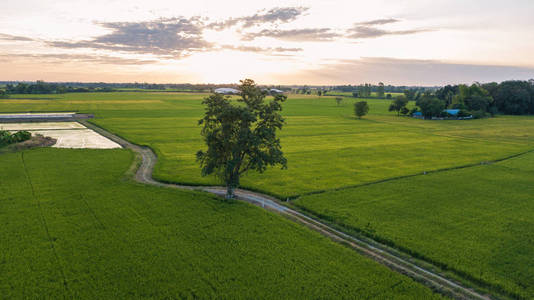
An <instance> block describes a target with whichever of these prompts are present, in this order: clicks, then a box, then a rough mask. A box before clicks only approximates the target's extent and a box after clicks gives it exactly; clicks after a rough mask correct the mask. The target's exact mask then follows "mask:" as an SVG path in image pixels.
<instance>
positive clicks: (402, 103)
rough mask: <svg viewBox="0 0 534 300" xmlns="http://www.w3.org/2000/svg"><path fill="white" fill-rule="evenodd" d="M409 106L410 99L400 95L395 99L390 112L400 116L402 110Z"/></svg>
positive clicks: (390, 106)
mask: <svg viewBox="0 0 534 300" xmlns="http://www.w3.org/2000/svg"><path fill="white" fill-rule="evenodd" d="M407 104H408V98H406V96H404V95H399V96H397V97H395V100H393V101H392V102H391V104H390V105H389V111H396V112H397V116H398V115H399V114H400V112H401V110H403V108H406V105H407Z"/></svg>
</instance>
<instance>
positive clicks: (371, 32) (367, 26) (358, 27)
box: [346, 18, 431, 39]
mask: <svg viewBox="0 0 534 300" xmlns="http://www.w3.org/2000/svg"><path fill="white" fill-rule="evenodd" d="M398 22H400V20H398V19H393V18H389V19H376V20H371V21H365V22H359V23H355V24H354V27H353V28H350V29H348V30H347V36H346V37H348V38H352V39H369V38H378V37H382V36H387V35H408V34H416V33H421V32H428V31H431V30H429V29H409V30H384V29H380V28H377V26H379V25H386V24H392V23H398Z"/></svg>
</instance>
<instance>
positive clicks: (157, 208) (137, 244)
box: [0, 148, 440, 299]
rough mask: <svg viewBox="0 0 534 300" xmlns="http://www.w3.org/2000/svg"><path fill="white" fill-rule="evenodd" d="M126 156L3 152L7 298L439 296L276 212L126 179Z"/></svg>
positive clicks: (0, 213) (2, 260)
mask: <svg viewBox="0 0 534 300" xmlns="http://www.w3.org/2000/svg"><path fill="white" fill-rule="evenodd" d="M132 159H133V154H132V153H131V152H130V151H127V150H122V149H121V150H72V149H52V148H48V149H34V150H29V151H24V152H17V153H8V154H1V155H0V165H1V166H2V172H0V183H1V184H0V224H1V226H0V240H1V241H2V242H1V243H0V295H2V298H5V299H36V298H37V299H143V298H150V299H193V298H200V299H211V298H226V299H283V298H287V299H298V298H300V299H309V298H314V297H317V295H321V296H322V297H324V298H345V299H346V298H354V297H359V298H362V299H371V298H373V299H374V298H376V299H384V298H389V299H391V298H396V299H414V298H418V299H434V298H435V299H439V298H440V297H439V296H436V295H435V294H433V293H432V291H431V290H430V289H428V288H426V287H425V286H423V285H420V284H418V283H416V282H414V281H412V280H411V279H409V278H408V277H405V276H403V275H400V274H398V273H395V272H393V271H391V270H389V269H387V268H386V267H384V266H382V265H379V264H378V263H376V262H374V261H372V260H370V259H368V258H365V257H363V256H361V255H359V254H358V253H356V252H354V251H353V250H351V249H349V248H346V247H343V246H341V245H339V244H336V243H334V242H332V241H331V240H329V239H328V238H326V237H323V236H322V235H320V234H319V233H316V232H313V231H311V230H309V229H307V228H306V227H304V226H301V225H299V224H296V223H293V222H292V221H289V220H287V219H286V218H284V217H282V216H279V215H277V214H273V213H269V212H266V211H264V210H262V209H261V208H258V207H255V206H252V205H249V204H246V203H243V202H231V203H224V202H221V201H220V200H219V199H217V198H215V197H212V196H208V195H207V194H205V193H198V192H190V191H187V192H186V191H180V190H175V189H169V188H159V187H152V186H146V185H141V184H138V183H135V182H133V181H132V180H129V179H127V178H125V177H124V173H125V172H126V171H127V170H128V168H129V167H130V165H131V163H132Z"/></svg>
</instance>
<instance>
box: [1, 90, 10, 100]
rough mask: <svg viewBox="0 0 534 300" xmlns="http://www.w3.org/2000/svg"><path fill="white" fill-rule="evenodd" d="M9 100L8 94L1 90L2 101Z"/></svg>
mask: <svg viewBox="0 0 534 300" xmlns="http://www.w3.org/2000/svg"><path fill="white" fill-rule="evenodd" d="M7 98H9V95H8V93H7V92H6V91H5V90H3V89H0V99H7Z"/></svg>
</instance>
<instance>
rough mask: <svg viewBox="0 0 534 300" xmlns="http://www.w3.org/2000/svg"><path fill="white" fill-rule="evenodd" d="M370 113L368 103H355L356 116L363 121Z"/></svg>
mask: <svg viewBox="0 0 534 300" xmlns="http://www.w3.org/2000/svg"><path fill="white" fill-rule="evenodd" d="M368 112H369V104H367V102H366V101H360V102H356V103H354V114H355V115H356V116H357V117H358V119H361V118H362V117H363V116H365V115H366V114H367V113H368Z"/></svg>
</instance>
